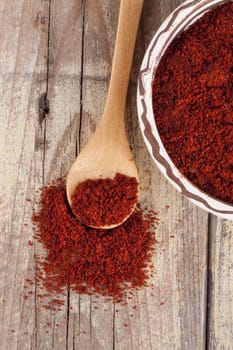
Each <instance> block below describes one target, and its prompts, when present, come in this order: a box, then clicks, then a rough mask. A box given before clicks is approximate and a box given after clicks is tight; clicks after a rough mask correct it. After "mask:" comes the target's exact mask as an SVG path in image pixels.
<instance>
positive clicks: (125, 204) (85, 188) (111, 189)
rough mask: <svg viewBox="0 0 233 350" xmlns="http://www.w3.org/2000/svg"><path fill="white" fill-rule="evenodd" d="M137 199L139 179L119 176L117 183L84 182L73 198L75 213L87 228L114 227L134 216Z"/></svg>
mask: <svg viewBox="0 0 233 350" xmlns="http://www.w3.org/2000/svg"><path fill="white" fill-rule="evenodd" d="M137 197H138V182H137V179H136V178H135V177H130V176H126V175H124V174H120V173H117V174H116V175H115V177H114V179H110V178H106V179H91V180H86V181H84V182H81V183H80V184H79V185H78V186H77V188H76V190H75V193H74V195H73V196H72V211H73V213H74V214H75V215H76V216H77V217H78V218H79V219H80V220H81V221H82V222H83V223H84V224H85V225H87V226H93V227H101V226H111V225H114V224H118V223H121V222H123V221H124V219H125V218H127V217H128V216H129V215H130V213H131V212H132V209H133V208H134V207H135V205H136V203H137Z"/></svg>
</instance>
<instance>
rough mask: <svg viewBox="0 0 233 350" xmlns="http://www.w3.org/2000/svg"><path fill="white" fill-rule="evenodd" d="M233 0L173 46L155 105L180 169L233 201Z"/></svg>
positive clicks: (156, 85) (158, 77) (159, 76)
mask: <svg viewBox="0 0 233 350" xmlns="http://www.w3.org/2000/svg"><path fill="white" fill-rule="evenodd" d="M232 19H233V3H228V4H225V5H222V6H219V7H218V8H216V9H214V10H212V11H210V12H208V13H207V14H205V15H204V16H203V17H202V18H200V19H199V20H197V21H196V22H195V23H194V24H193V25H192V26H191V27H190V28H189V29H188V30H186V31H185V32H183V33H182V34H181V35H180V37H177V38H176V39H175V40H174V41H173V43H172V44H171V45H170V46H169V48H168V49H167V51H166V52H165V54H164V56H163V57H162V59H161V62H160V64H159V66H158V69H157V71H156V73H155V77H154V81H153V109H154V116H155V121H156V125H157V128H158V131H159V133H160V136H161V139H162V141H163V144H164V146H165V148H166V150H167V152H168V154H169V156H170V157H171V159H172V160H173V162H174V164H175V165H176V167H177V168H178V169H179V170H180V171H181V172H182V173H183V174H184V175H185V176H186V177H187V178H188V179H189V180H190V181H191V182H193V183H194V184H195V185H197V186H198V187H199V188H200V189H201V190H203V191H205V192H207V193H208V194H210V195H211V196H213V197H215V198H217V199H220V200H223V201H225V202H228V203H233V25H232V23H233V22H232Z"/></svg>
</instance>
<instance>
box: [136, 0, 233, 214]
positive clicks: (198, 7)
mask: <svg viewBox="0 0 233 350" xmlns="http://www.w3.org/2000/svg"><path fill="white" fill-rule="evenodd" d="M229 2H230V1H223V0H212V1H211V0H198V1H197V0H188V1H185V2H184V3H182V4H181V5H180V6H179V7H177V8H176V9H175V10H174V11H173V12H172V13H171V14H170V16H169V17H167V18H166V19H165V21H164V22H163V23H162V25H161V26H160V28H159V29H158V31H157V32H156V33H155V35H154V37H153V38H152V40H151V42H150V44H149V46H148V48H147V51H146V53H145V56H144V59H143V62H142V65H141V69H140V73H139V79H138V90H137V110H138V118H139V124H140V128H141V132H142V135H143V138H144V142H145V144H146V147H147V149H148V151H149V153H150V155H151V157H152V159H153V160H154V161H155V163H156V164H157V166H158V168H159V169H160V171H161V173H162V174H163V175H164V176H165V177H166V178H167V179H168V180H169V181H170V182H171V183H172V185H173V186H174V187H175V188H176V189H177V190H178V191H179V192H181V193H182V194H184V195H185V196H186V197H187V198H188V199H189V200H191V201H192V202H193V203H195V204H196V205H197V206H199V207H200V208H202V209H204V210H206V211H208V212H209V213H212V214H215V215H217V216H220V217H222V218H225V219H230V220H233V205H232V204H230V203H227V202H224V201H222V200H219V199H216V198H214V197H213V196H211V195H209V194H208V193H206V192H204V191H203V190H201V189H200V188H198V187H197V186H196V185H194V184H193V183H192V182H191V181H190V180H189V179H188V178H186V176H184V175H183V174H182V173H181V171H180V170H179V169H178V168H177V167H176V166H175V165H174V163H173V161H172V159H171V158H170V156H169V154H168V152H167V151H166V149H165V146H164V144H163V142H162V140H161V137H160V134H159V131H158V128H157V126H156V121H155V119H156V118H155V116H154V112H153V99H152V90H153V80H154V76H155V74H156V69H157V67H158V65H159V63H160V60H161V58H162V57H163V55H164V53H165V52H166V50H167V48H168V47H169V45H170V44H171V43H172V42H173V40H174V39H175V38H177V37H178V36H179V35H180V34H181V33H182V32H183V31H185V30H187V29H188V28H189V27H190V26H191V25H192V24H193V23H195V22H196V20H198V19H199V18H201V17H202V16H203V15H204V14H205V13H207V12H208V11H210V10H212V9H214V8H216V7H218V6H220V5H222V4H225V3H229Z"/></svg>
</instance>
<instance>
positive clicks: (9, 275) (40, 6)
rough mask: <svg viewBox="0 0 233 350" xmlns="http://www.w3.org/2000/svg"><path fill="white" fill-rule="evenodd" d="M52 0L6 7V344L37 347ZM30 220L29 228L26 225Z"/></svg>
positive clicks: (0, 66)
mask: <svg viewBox="0 0 233 350" xmlns="http://www.w3.org/2000/svg"><path fill="white" fill-rule="evenodd" d="M47 16H48V2H46V1H33V3H32V2H30V1H23V0H19V1H17V2H14V1H1V5H0V32H1V35H0V90H1V100H0V101H1V102H0V118H1V129H0V130H1V136H0V153H1V166H0V169H1V170H0V182H1V200H0V201H1V204H0V205H1V235H0V259H1V261H0V266H1V267H0V329H1V331H0V348H1V349H4V350H5V349H10V350H14V349H32V348H35V339H36V332H37V330H36V327H35V309H36V305H35V296H34V291H35V285H32V286H31V292H32V294H30V295H29V299H28V302H27V301H26V300H24V296H25V294H26V289H25V288H24V286H25V279H26V278H34V260H33V249H32V248H31V249H30V248H29V245H28V240H29V239H31V234H32V232H31V224H30V218H31V214H32V202H27V201H26V198H29V199H31V200H32V201H33V197H34V196H33V193H34V189H35V187H34V179H35V177H36V176H37V174H36V172H35V165H34V158H35V153H34V145H35V139H36V137H35V130H36V128H37V126H38V98H39V96H40V94H41V93H43V92H45V89H46V72H47V67H46V59H47V56H46V55H47V33H48V17H47ZM25 223H28V226H24V224H25Z"/></svg>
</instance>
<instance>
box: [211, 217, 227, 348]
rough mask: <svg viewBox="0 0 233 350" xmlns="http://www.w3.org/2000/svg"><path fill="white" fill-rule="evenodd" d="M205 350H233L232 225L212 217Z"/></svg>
mask: <svg viewBox="0 0 233 350" xmlns="http://www.w3.org/2000/svg"><path fill="white" fill-rule="evenodd" d="M210 246H211V249H210V267H209V274H210V275H209V276H210V278H209V332H208V349H211V350H212V349H221V350H231V349H232V348H233V268H232V267H233V263H232V254H233V222H232V221H227V220H222V219H217V218H215V217H212V220H211V245H210Z"/></svg>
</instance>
